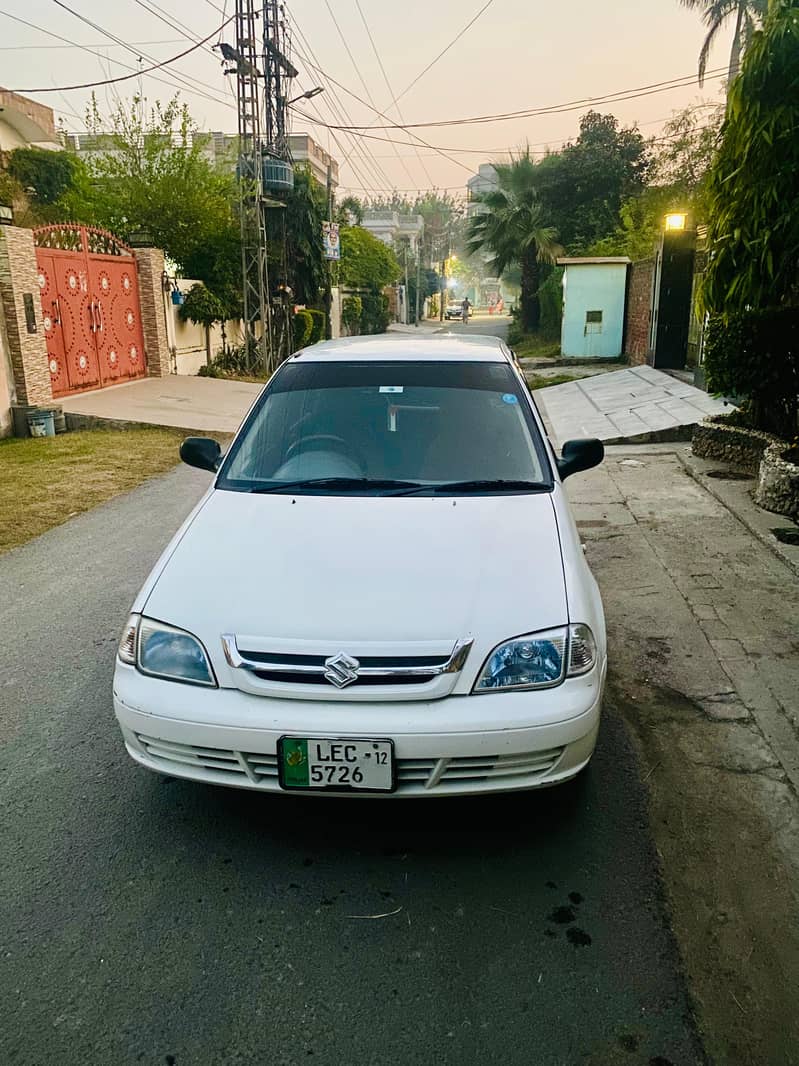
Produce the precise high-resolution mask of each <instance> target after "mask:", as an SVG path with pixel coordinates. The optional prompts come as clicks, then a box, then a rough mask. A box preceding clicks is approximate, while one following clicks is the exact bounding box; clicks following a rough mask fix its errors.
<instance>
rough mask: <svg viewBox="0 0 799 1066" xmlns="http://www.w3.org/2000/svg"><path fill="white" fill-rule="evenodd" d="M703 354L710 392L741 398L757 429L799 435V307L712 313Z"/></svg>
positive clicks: (748, 416)
mask: <svg viewBox="0 0 799 1066" xmlns="http://www.w3.org/2000/svg"><path fill="white" fill-rule="evenodd" d="M704 353H705V363H704V366H705V375H706V378H707V384H708V388H709V390H710V391H711V392H717V393H723V394H725V395H728V396H732V397H734V398H736V399H737V400H739V401H740V403H741V406H742V408H743V410H744V412H745V414H746V416H747V419H748V421H749V423H750V425H751V426H752V428H753V429H759V430H762V431H764V432H765V433H773V434H774V435H775V436H777V437H782V438H783V439H784V440H792V439H793V438H794V437H795V436H796V433H797V408H798V403H799V401H798V398H799V307H774V308H766V309H764V310H759V311H742V312H739V313H736V314H729V315H726V316H724V317H722V316H720V315H718V316H716V315H714V316H711V318H710V320H709V321H708V324H707V329H706V332H705V348H704Z"/></svg>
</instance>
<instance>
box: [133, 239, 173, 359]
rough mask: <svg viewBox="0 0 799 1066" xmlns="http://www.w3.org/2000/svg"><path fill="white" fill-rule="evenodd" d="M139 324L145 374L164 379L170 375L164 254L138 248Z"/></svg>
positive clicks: (152, 249) (156, 250) (156, 249)
mask: <svg viewBox="0 0 799 1066" xmlns="http://www.w3.org/2000/svg"><path fill="white" fill-rule="evenodd" d="M135 255H136V265H137V267H138V272H139V297H140V300H141V321H142V330H143V332H144V350H145V353H146V355H147V373H148V374H149V376H150V377H151V378H165V377H166V376H167V374H168V373H169V339H168V337H167V332H166V316H165V314H164V292H163V280H162V278H163V272H164V253H163V252H161V251H159V249H158V248H137V249H136V250H135Z"/></svg>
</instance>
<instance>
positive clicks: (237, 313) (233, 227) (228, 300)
mask: <svg viewBox="0 0 799 1066" xmlns="http://www.w3.org/2000/svg"><path fill="white" fill-rule="evenodd" d="M182 266H183V270H184V272H185V276H186V277H189V278H197V279H198V280H199V281H202V282H203V284H204V285H206V286H207V287H208V288H209V289H210V290H211V292H212V293H213V294H214V296H216V297H217V298H218V299H219V300H220V301H221V302H222V304H223V305H224V307H225V318H241V315H242V292H241V284H242V278H241V230H240V228H239V222H238V219H236V218H233V217H231V218H230V219H229V220H228V221H226V222H225V224H224V226H222V228H220V229H218V230H214V231H212V232H209V233H208V234H207V235H206V238H205V240H204V241H203V242H202V244H197V245H195V246H194V247H193V248H192V249H191V250H190V251H188V252H187V253H186V257H185V259H184V261H183V264H182Z"/></svg>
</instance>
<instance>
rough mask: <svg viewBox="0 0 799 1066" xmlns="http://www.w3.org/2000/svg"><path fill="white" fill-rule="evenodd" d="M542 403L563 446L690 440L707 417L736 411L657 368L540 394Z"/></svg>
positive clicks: (631, 370) (633, 370)
mask: <svg viewBox="0 0 799 1066" xmlns="http://www.w3.org/2000/svg"><path fill="white" fill-rule="evenodd" d="M566 372H568V371H566ZM536 402H537V403H538V404H539V406H540V408H541V409H542V414H543V415H544V417H545V418H546V420H547V422H548V424H549V426H550V428H551V430H552V433H553V441H555V442H557V443H558V444H563V442H564V441H566V440H569V439H570V438H572V437H599V439H600V440H602V441H604V442H605V443H606V444H621V443H624V442H625V441H626V442H627V443H633V442H635V443H648V442H652V441H662V440H690V438H691V430H692V427H693V426H695V425H696V424H697V423H698V422H701V421H702V419H703V418H706V417H707V416H708V415H713V414H721V413H722V412H723V411H729V410H730V408H729V406H727V405H725V404H724V402H723V401H722V400H717V399H716V398H715V397H713V396H709V395H708V394H707V393H706V392H703V391H702V390H701V389H697V388H695V387H694V386H693V385H689V384H686V383H685V382H684V381H680V380H679V379H678V378H674V377H672V376H671V375H670V374H664V373H663V372H662V371H660V370H654V369H653V368H652V367H651V366H635V367H629V368H627V369H625V370H615V371H613V372H612V373H609V374H601V375H597V376H595V377H589V378H583V379H582V380H580V381H569V382H567V383H566V384H564V385H552V386H550V387H549V388H546V389H539V390H538V392H536Z"/></svg>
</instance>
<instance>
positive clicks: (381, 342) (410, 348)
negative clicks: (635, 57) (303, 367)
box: [291, 332, 512, 363]
mask: <svg viewBox="0 0 799 1066" xmlns="http://www.w3.org/2000/svg"><path fill="white" fill-rule="evenodd" d="M291 358H292V360H295V359H302V361H303V362H304V363H305V362H314V363H316V362H327V361H328V360H329V361H331V362H352V361H353V360H358V359H364V360H366V359H389V360H391V361H392V362H393V361H399V362H403V361H405V360H407V361H408V362H412V361H414V360H419V359H431V360H436V361H441V362H453V363H454V362H469V363H497V362H510V360H511V358H512V357H511V354H510V351H509V350H508V348H507V347H506V346H505V344H504V343H503V341H502V340H501V339H500V338H499V337H488V336H480V335H476V336H471V337H464V336H462V335H460V334H457V333H433V334H427V335H426V336H421V337H416V336H414V335H413V334H410V333H399V332H397V333H382V334H380V335H379V336H375V337H341V338H340V339H339V340H332V341H321V342H320V343H319V344H312V345H311V346H310V347H308V348H303V349H302V351H299V352H297V353H296V354H295V355H293V356H292V357H291Z"/></svg>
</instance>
